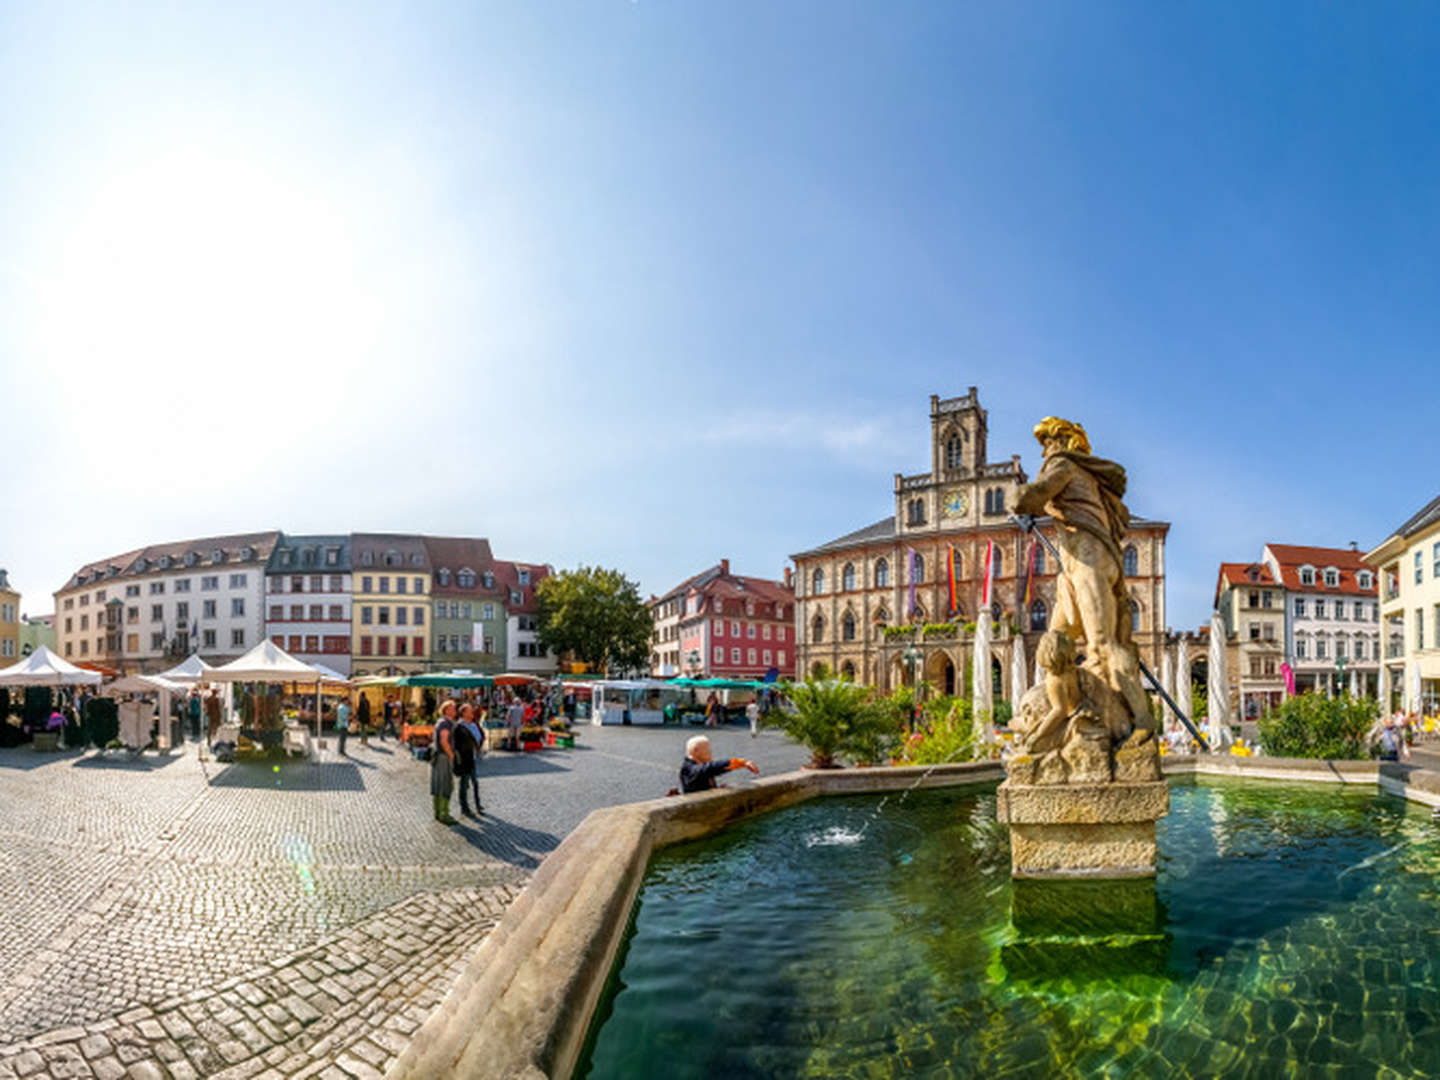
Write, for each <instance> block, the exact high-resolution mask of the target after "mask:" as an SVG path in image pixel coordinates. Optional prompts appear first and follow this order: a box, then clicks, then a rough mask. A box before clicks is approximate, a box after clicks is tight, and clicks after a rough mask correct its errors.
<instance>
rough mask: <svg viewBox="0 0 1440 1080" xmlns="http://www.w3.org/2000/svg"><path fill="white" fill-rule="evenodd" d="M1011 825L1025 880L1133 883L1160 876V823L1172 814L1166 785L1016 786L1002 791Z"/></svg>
mask: <svg viewBox="0 0 1440 1080" xmlns="http://www.w3.org/2000/svg"><path fill="white" fill-rule="evenodd" d="M996 796H997V799H998V802H999V805H998V812H999V818H1000V820H1001V821H1003V822H1005V823H1006V824H1008V825H1009V826H1010V873H1011V875H1012V876H1014V877H1017V878H1070V877H1094V878H1131V877H1153V876H1154V874H1155V822H1157V821H1159V820H1160V819H1161V818H1162V817H1164V816H1165V815H1166V814H1167V813H1168V812H1169V810H1170V788H1169V785H1167V784H1166V783H1165V781H1163V780H1154V781H1149V782H1145V783H1122V782H1112V783H1108V784H1043V785H1034V784H1016V783H1014V782H1013V781H1012V780H1007V781H1005V783H1003V784H1001V785H1000V788H999V790H998V791H997V792H996Z"/></svg>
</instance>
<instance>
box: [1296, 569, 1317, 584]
mask: <svg viewBox="0 0 1440 1080" xmlns="http://www.w3.org/2000/svg"><path fill="white" fill-rule="evenodd" d="M1300 584H1301V585H1314V584H1315V568H1314V567H1313V566H1302V567H1301V568H1300Z"/></svg>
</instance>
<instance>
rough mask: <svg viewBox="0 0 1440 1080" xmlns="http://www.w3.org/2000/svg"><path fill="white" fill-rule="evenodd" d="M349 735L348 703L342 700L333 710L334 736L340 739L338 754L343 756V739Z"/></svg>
mask: <svg viewBox="0 0 1440 1080" xmlns="http://www.w3.org/2000/svg"><path fill="white" fill-rule="evenodd" d="M349 735H350V703H349V702H348V701H342V702H341V703H340V707H339V708H338V709H336V710H335V737H336V738H337V739H339V740H340V756H341V757H344V756H345V739H346V738H347V737H348V736H349Z"/></svg>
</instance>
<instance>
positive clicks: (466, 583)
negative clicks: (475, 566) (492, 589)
mask: <svg viewBox="0 0 1440 1080" xmlns="http://www.w3.org/2000/svg"><path fill="white" fill-rule="evenodd" d="M456 580H457V581H458V582H459V583H460V587H461V588H462V589H473V588H474V587H475V571H474V570H471V569H468V568H466V569H464V570H461V571H460V573H459V574H458V575H457V577H456Z"/></svg>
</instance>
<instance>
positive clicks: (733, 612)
mask: <svg viewBox="0 0 1440 1080" xmlns="http://www.w3.org/2000/svg"><path fill="white" fill-rule="evenodd" d="M788 576H789V575H788V574H787V577H788ZM650 603H651V610H652V612H653V613H654V617H655V633H654V638H653V648H652V655H651V673H652V674H654V675H659V676H665V677H670V676H675V675H687V676H691V677H693V678H716V677H719V678H733V679H763V678H765V677H766V676H767V675H768V674H770V673H771V672H772V671H774V672H777V673H778V676H779V677H780V678H782V679H789V678H793V677H794V675H795V592H794V589H793V587H792V586H791V585H790V583H789V582H788V581H773V580H770V579H767V578H753V577H743V576H741V575H739V574H732V573H731V572H730V560H728V559H721V560H720V562H719V563H718V564H717V565H716V566H712V567H710V568H709V569H708V570H705V571H703V572H701V573H699V574H696V575H695V576H694V577H692V578H688V579H687V580H685V581H683V582H681V583H680V584H679V585H677V586H676V587H675V588H673V589H671V590H669V591H668V592H667V593H665V594H664V595H663V596H660V597H656V598H653V599H652V600H651V602H650Z"/></svg>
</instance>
